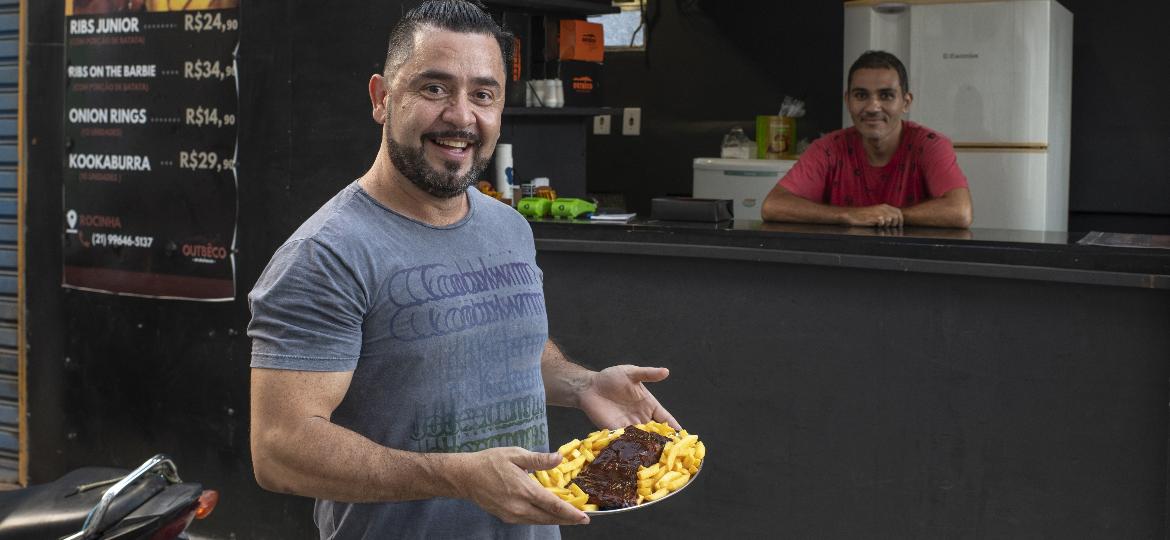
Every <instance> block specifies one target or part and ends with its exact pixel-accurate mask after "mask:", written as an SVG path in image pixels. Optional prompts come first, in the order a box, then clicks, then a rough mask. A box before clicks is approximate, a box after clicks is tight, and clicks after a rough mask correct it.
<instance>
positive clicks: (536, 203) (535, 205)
mask: <svg viewBox="0 0 1170 540" xmlns="http://www.w3.org/2000/svg"><path fill="white" fill-rule="evenodd" d="M551 206H552V201H550V200H548V199H546V198H544V197H524V198H523V199H520V202H518V203H516V211H517V212H520V215H522V216H525V217H530V218H538V219H539V218H542V217H544V216H547V215H548V209H549V207H551Z"/></svg>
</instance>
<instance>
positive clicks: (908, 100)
mask: <svg viewBox="0 0 1170 540" xmlns="http://www.w3.org/2000/svg"><path fill="white" fill-rule="evenodd" d="M913 101H914V94H911V93H910V92H906V104H905V105H903V106H902V110H904V111H906V112H910V103H911V102H913Z"/></svg>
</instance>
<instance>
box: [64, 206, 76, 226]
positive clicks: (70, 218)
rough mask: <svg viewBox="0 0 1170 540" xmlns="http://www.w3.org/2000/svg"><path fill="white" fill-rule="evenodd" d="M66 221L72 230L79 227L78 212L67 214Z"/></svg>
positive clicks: (71, 211)
mask: <svg viewBox="0 0 1170 540" xmlns="http://www.w3.org/2000/svg"><path fill="white" fill-rule="evenodd" d="M65 221H66V222H68V223H69V228H70V229H73V228H75V227H77V212H74V211H73V210H70V211H68V212H65Z"/></svg>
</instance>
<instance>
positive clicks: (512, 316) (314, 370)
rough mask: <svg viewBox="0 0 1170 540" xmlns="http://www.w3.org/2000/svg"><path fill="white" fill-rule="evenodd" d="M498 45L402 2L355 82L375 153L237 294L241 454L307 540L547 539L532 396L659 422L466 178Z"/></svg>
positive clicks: (605, 423)
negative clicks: (548, 307)
mask: <svg viewBox="0 0 1170 540" xmlns="http://www.w3.org/2000/svg"><path fill="white" fill-rule="evenodd" d="M510 44H511V39H510V37H508V36H507V34H504V33H503V32H502V31H501V30H500V29H499V27H498V26H497V25H496V24H495V23H494V22H492V21H491V19H490V17H488V16H487V15H486V14H484V13H483V12H482V11H481V10H480V9H479V8H477V7H475V6H473V5H471V4H469V3H467V2H465V1H464V0H432V1H429V2H426V3H424V4H423V5H421V6H419V7H418V8H416V9H414V10H412V11H410V12H408V13H407V14H406V15H404V17H403V20H402V21H401V22H400V23H399V25H398V26H396V27H395V29H394V31H393V33H392V35H391V40H390V48H389V54H388V55H387V60H386V69H385V71H384V73H383V74H381V75H374V76H373V77H371V78H370V85H369V86H370V88H369V89H370V98H371V103H372V106H373V117H374V119H375V121H377V122H378V123H380V124H383V126H384V129H383V137H382V146H381V149H380V151H379V153H378V156H377V157H376V159H375V161H374V164H373V166H372V167H371V168H370V170H369V171H368V172H367V173H366V174H365V175H363V176H362V177H361V178H359V179H358V180H357V181H355V182H353V183H352V184H350V185H349V186H347V187H346V188H345V189H343V190H342V191H341V192H340V193H338V194H337V195H336V196H334V197H333V198H332V199H331V200H330V201H329V202H327V203H326V204H325V205H324V206H322V207H321V209H320V210H318V211H317V212H316V213H315V214H314V215H313V216H312V217H310V218H309V219H308V220H307V221H306V222H305V223H304V224H302V225H301V227H300V228H298V229H297V231H296V232H295V233H293V235H292V237H290V238H289V239H288V241H286V242H285V243H284V244H283V245H282V246H281V247H280V248H279V249H278V250H277V252H276V254H275V255H274V256H273V258H272V261H271V262H270V263H269V265H268V267H267V268H266V269H265V270H264V273H263V275H262V276H261V277H260V279H259V280H258V281H257V283H256V286H255V288H254V289H253V290H252V292H251V294H249V296H248V299H249V305H250V307H251V309H252V322H251V324H250V325H249V327H248V335H249V336H251V337H252V339H253V345H252V390H251V391H252V411H251V421H252V433H251V439H252V440H251V442H252V462H253V467H254V469H255V473H256V479H257V481H258V482H259V483H260V485H261V486H263V487H264V488H266V489H270V490H273V491H279V492H284V493H292V494H297V495H304V496H309V497H314V498H316V499H317V504H316V512H315V521H316V523H317V526H318V528H319V530H320V533H321V537H322V538H392V537H412V538H415V537H428V538H430V537H434V538H456V537H472V538H483V537H487V538H557V537H559V532H558V530H557V528H556V527H555V525H564V524H584V523H588V522H589V518H588V516H586V515H585V514H584V513H582V512H581V511H579V510H577V509H576V508H573V507H572V506H570V505H569V504H567V503H565V502H563V501H561V500H560V499H559V498H557V497H556V496H554V495H552V494H551V493H550V492H548V491H547V490H545V489H543V488H541V487H540V486H538V485H537V484H536V483H535V482H532V480H531V479H530V478H528V476H527V474H526V471H527V470H539V469H548V468H551V467H554V466H556V465H557V464H558V463H560V460H561V458H560V456H559V455H557V454H555V453H551V454H550V453H549V452H548V450H549V440H548V427H547V422H546V415H545V406H546V403H547V404H552V405H565V406H574V407H578V408H580V409H582V410H583V411H584V412H585V413H586V414H587V415H588V416H589V418H590V419H591V420H592V421H593V422H594V423H596V424H597V425H598V426H601V427H620V426H625V425H628V424H631V423H639V422H645V421H648V420H652V419H653V420H658V421H663V422H668V423H670V424H673V425H675V426H676V427H677V422H675V420H674V419H673V418H672V417H671V416H670V414H669V413H668V412H667V411H666V410H665V409H664V408H663V407H662V406H661V405H659V404H658V402H657V400H655V399H654V397H653V396H652V395H651V394H650V393H649V392H648V391H647V390H646V388H645V387H644V386H643V384H642V383H643V382H655V381H660V380H662V379H664V378H666V376H667V374H668V372H667V370H666V369H663V368H641V367H635V366H614V367H610V368H607V369H604V370H602V371H600V372H593V371H589V370H587V369H585V368H582V367H580V366H577V365H575V364H572V363H571V362H569V361H568V360H566V359H565V358H564V356H563V355H562V354H561V353H560V351H559V350H558V349H557V347H556V345H555V344H553V343H552V341H550V340H549V339H548V322H547V317H546V314H545V304H544V294H543V287H542V283H543V275H542V274H541V271H540V269H539V268H537V266H536V261H535V256H536V253H535V249H534V247H533V241H532V232H531V229H530V228H529V226H528V223H527V222H526V221H525V220H524V219H523V218H522V217H520V215H519V214H517V213H516V212H515V211H514V210H512V209H511V208H509V207H507V206H505V205H503V204H501V203H499V202H498V201H495V200H493V199H491V198H489V197H487V196H485V195H482V194H480V193H479V192H478V191H476V190H474V189H468V188H469V186H470V185H471V184H472V183H473V182H474V181H475V180H476V179H477V178H478V176H479V174H480V173H481V172H482V171H483V169H484V167H485V166H486V164H487V162H488V160H489V159H490V157H491V154H492V151H493V150H494V148H495V144H496V141H497V140H498V138H499V133H500V118H501V113H502V109H503V97H504V96H503V86H502V85H503V81H504V80H505V79H504V70H503V67H504V65H505V62H506V60H507V58H508V56H509V53H510Z"/></svg>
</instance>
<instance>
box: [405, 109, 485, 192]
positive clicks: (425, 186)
mask: <svg viewBox="0 0 1170 540" xmlns="http://www.w3.org/2000/svg"><path fill="white" fill-rule="evenodd" d="M385 132H386V143H387V146H388V150H389V153H390V162H391V163H393V164H394V167H395V168H396V169H398V172H400V173H402V175H403V176H405V177H406V179H407V180H410V183H412V184H414V185H415V186H418V188H419V189H421V190H423V191H425V192H427V193H429V194H431V195H432V196H435V197H438V198H440V199H450V198H452V197H456V196H459V195H462V194H463V193H465V192H466V191H467V188H469V187H471V186H472V185H473V184H475V182H476V180H478V179H479V175H480V174H482V173H483V171H484V169H486V168H487V166H488V158H485V157H482V156H480V155H479V149H480V146H479V144H480V139H479V137H476V136H475V135H474V134H472V133H468V132H464V131H443V132H436V133H424V134H423V135H422V137H420V139H419V143H420V144H419V147H418V148H410V147H407V146H405V145H402V144H399V143H398V142H397V141H395V140H394V137H393V136H391V135H390V122H389V119H387V121H386V127H385ZM443 137H452V138H455V137H458V138H465V139H469V140H470V141H471V145H472V146H474V148H475V149H474V150H473V152H474V153H473V154H472V160H471V168H470V169H468V171H467V173H465V174H463V175H460V174H459V164H458V163H452V162H448V161H444V162H443V170H438V169H436V168H434V167H431V165H430V164H428V163H427V158H426V156H425V155H424V154H423V145H424V144H426V140H427V139H435V138H443Z"/></svg>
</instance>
